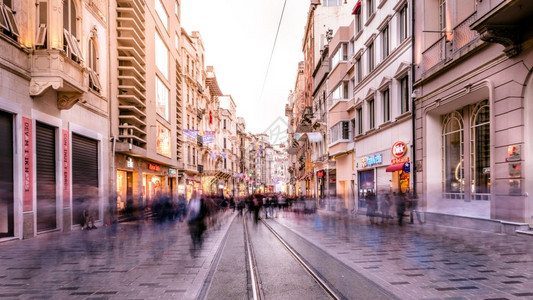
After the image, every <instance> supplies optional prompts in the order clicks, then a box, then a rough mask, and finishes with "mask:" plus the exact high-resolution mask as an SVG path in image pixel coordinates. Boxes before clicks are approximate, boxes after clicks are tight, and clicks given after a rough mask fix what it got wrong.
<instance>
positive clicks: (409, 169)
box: [403, 162, 411, 173]
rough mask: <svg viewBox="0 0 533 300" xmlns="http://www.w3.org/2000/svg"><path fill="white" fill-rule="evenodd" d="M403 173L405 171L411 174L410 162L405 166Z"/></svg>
mask: <svg viewBox="0 0 533 300" xmlns="http://www.w3.org/2000/svg"><path fill="white" fill-rule="evenodd" d="M403 171H404V172H405V173H409V172H411V164H410V163H408V162H406V163H405V164H403Z"/></svg>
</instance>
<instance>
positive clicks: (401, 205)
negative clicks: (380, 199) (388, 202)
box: [394, 193, 407, 226]
mask: <svg viewBox="0 0 533 300" xmlns="http://www.w3.org/2000/svg"><path fill="white" fill-rule="evenodd" d="M394 204H395V205H396V214H397V216H398V225H400V226H402V225H403V217H404V214H405V209H406V205H407V196H406V195H405V194H403V193H402V194H396V193H394Z"/></svg>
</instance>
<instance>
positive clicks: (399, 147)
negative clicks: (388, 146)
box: [392, 142, 407, 158]
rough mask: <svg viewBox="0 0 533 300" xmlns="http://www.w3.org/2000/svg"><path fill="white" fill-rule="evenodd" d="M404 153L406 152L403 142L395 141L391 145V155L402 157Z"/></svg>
mask: <svg viewBox="0 0 533 300" xmlns="http://www.w3.org/2000/svg"><path fill="white" fill-rule="evenodd" d="M405 153H407V145H406V144H405V143H404V142H396V143H394V145H392V155H393V156H394V157H396V158H400V157H403V156H404V155H405Z"/></svg>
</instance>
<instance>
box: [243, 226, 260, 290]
mask: <svg viewBox="0 0 533 300" xmlns="http://www.w3.org/2000/svg"><path fill="white" fill-rule="evenodd" d="M242 224H243V227H244V237H245V242H246V251H247V253H248V267H249V268H250V281H251V285H252V296H253V299H254V300H261V291H260V289H259V281H258V280H257V278H258V276H257V268H256V264H255V255H254V253H253V249H252V247H251V243H252V240H251V239H250V235H249V234H248V225H247V222H246V216H243V218H242Z"/></svg>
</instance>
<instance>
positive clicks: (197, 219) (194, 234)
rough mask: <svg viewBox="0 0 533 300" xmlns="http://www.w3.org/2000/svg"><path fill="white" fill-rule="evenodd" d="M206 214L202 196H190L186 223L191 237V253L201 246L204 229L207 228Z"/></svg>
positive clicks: (206, 210)
mask: <svg viewBox="0 0 533 300" xmlns="http://www.w3.org/2000/svg"><path fill="white" fill-rule="evenodd" d="M207 215H208V209H207V205H206V204H205V199H204V198H200V199H198V198H195V197H194V198H192V199H191V202H190V203H189V215H188V221H187V223H188V225H189V232H190V234H191V239H192V248H191V254H194V251H196V250H200V249H201V248H202V243H203V237H202V235H203V234H204V231H205V230H206V229H207V226H206V223H205V221H206V218H207Z"/></svg>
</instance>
